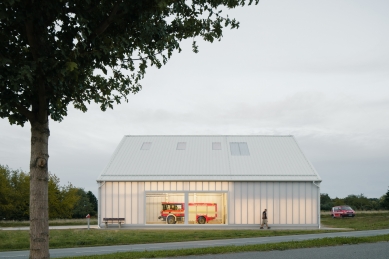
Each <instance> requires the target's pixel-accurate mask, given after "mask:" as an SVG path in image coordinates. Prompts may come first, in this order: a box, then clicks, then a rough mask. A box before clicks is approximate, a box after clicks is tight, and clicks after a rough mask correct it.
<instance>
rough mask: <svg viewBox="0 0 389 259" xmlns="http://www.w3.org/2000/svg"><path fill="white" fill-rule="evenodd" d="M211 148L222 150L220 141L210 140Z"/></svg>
mask: <svg viewBox="0 0 389 259" xmlns="http://www.w3.org/2000/svg"><path fill="white" fill-rule="evenodd" d="M212 150H222V143H221V142H212Z"/></svg>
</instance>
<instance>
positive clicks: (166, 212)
mask: <svg viewBox="0 0 389 259" xmlns="http://www.w3.org/2000/svg"><path fill="white" fill-rule="evenodd" d="M185 197H187V200H186V199H185ZM186 208H189V209H186ZM145 212H146V213H145V214H146V224H168V225H174V224H227V193H220V192H218V193H208V192H207V193H203V192H200V193H175V192H164V193H154V192H146V211H145ZM185 219H187V220H185Z"/></svg>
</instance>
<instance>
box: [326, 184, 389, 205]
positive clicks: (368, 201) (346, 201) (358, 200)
mask: <svg viewBox="0 0 389 259" xmlns="http://www.w3.org/2000/svg"><path fill="white" fill-rule="evenodd" d="M339 205H349V206H351V208H353V209H354V210H389V189H388V191H387V192H386V194H384V195H382V196H381V198H367V197H366V196H364V195H363V194H359V195H354V194H350V195H349V196H347V197H346V198H343V199H341V198H338V197H336V198H334V199H332V198H331V197H330V196H329V195H328V194H327V193H321V194H320V209H321V210H331V208H332V207H334V206H339Z"/></svg>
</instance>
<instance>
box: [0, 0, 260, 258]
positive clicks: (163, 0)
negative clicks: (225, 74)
mask: <svg viewBox="0 0 389 259" xmlns="http://www.w3.org/2000/svg"><path fill="white" fill-rule="evenodd" d="M258 1H259V0H255V2H256V3H258ZM247 2H248V4H251V3H252V2H253V0H248V1H247ZM245 4H246V1H244V0H192V1H185V0H141V1H124V0H109V1H107V0H59V1H53V0H41V1H34V0H24V1H21V0H2V1H0V118H7V119H8V120H9V122H10V123H11V124H17V125H21V126H23V125H24V124H25V123H26V122H29V123H30V124H31V158H30V174H31V177H30V217H31V222H30V244H31V245H30V257H31V258H48V257H49V246H48V242H49V226H48V206H47V204H48V185H49V184H48V182H47V181H48V179H49V177H48V159H49V154H48V142H49V136H50V130H49V118H51V119H52V120H54V121H61V120H63V118H64V117H65V116H66V115H67V109H68V105H69V104H73V106H74V107H75V108H77V109H80V110H81V111H83V112H85V111H86V110H87V105H88V104H89V103H90V102H95V103H97V104H99V105H100V108H101V110H103V111H104V110H106V109H107V108H113V104H115V103H120V102H121V101H123V100H124V101H127V95H128V94H130V93H137V92H138V91H139V90H140V89H141V84H140V80H141V79H142V78H143V77H144V75H145V73H146V68H147V67H148V66H153V65H155V66H157V67H158V68H160V67H161V66H162V65H163V64H166V62H167V60H168V59H169V58H170V57H171V56H172V54H173V53H174V52H175V51H178V52H180V51H181V47H180V42H181V41H182V40H185V39H193V51H194V52H197V51H198V50H197V45H196V42H195V38H196V37H200V38H202V39H203V40H205V41H208V42H213V41H214V40H220V39H221V38H222V35H223V34H222V31H223V29H224V28H237V27H238V26H239V23H238V22H237V21H236V20H235V19H231V18H229V17H228V16H224V13H223V10H226V9H227V8H235V7H238V6H244V5H245Z"/></svg>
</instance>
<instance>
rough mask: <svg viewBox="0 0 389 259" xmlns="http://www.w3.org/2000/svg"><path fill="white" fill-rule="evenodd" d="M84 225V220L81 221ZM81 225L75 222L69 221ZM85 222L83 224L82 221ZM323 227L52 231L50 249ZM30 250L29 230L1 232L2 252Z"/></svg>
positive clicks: (372, 222) (370, 219) (354, 224)
mask: <svg viewBox="0 0 389 259" xmlns="http://www.w3.org/2000/svg"><path fill="white" fill-rule="evenodd" d="M81 222H83V223H84V224H85V220H81ZM70 223H72V224H74V225H79V224H77V223H76V221H69V222H67V224H70ZM53 224H58V225H65V224H63V221H55V222H54V221H53V222H51V223H50V225H53ZM81 225H82V224H81ZM322 226H327V227H334V228H349V229H352V230H370V229H386V228H389V212H386V213H359V214H357V216H356V217H355V218H344V219H332V218H331V217H330V216H329V215H322ZM325 232H334V231H324V230H270V231H259V230H238V229H237V230H131V229H121V230H119V229H116V230H111V229H108V230H104V229H90V230H86V229H71V230H50V248H69V247H85V246H101V245H127V244H148V243H161V242H180V241H196V240H214V239H231V238H248V237H264V236H285V235H301V234H312V233H325ZM26 249H29V236H28V231H0V251H10V250H26Z"/></svg>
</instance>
